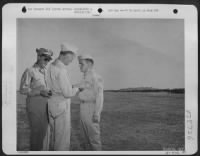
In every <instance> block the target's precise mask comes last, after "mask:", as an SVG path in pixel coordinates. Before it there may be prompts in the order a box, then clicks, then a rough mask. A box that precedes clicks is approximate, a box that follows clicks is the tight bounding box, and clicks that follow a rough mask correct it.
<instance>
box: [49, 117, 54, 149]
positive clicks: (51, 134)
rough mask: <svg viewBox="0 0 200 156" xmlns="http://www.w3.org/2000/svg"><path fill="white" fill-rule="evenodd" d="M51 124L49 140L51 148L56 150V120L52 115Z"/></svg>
mask: <svg viewBox="0 0 200 156" xmlns="http://www.w3.org/2000/svg"><path fill="white" fill-rule="evenodd" d="M49 125H50V140H49V150H50V151H54V144H55V121H54V119H53V117H52V116H51V115H49Z"/></svg>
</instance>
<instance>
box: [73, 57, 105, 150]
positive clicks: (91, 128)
mask: <svg viewBox="0 0 200 156" xmlns="http://www.w3.org/2000/svg"><path fill="white" fill-rule="evenodd" d="M78 58H79V65H80V70H81V72H83V74H84V77H83V80H82V82H81V83H80V84H77V85H75V86H76V87H79V88H82V89H83V91H81V92H79V95H78V96H79V98H80V100H81V105H80V116H81V126H82V130H83V132H84V136H85V141H86V142H85V143H86V144H89V146H90V149H91V150H95V151H100V150H101V138H100V125H99V124H100V116H101V111H102V108H103V80H102V78H101V77H100V76H99V75H98V74H97V73H96V72H95V71H94V69H93V66H94V59H93V58H92V57H91V56H89V55H84V56H79V57H78ZM86 144H85V145H86Z"/></svg>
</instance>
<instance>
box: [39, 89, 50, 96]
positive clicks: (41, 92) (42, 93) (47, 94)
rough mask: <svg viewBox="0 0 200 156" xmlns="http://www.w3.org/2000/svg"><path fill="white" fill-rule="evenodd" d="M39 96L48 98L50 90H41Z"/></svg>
mask: <svg viewBox="0 0 200 156" xmlns="http://www.w3.org/2000/svg"><path fill="white" fill-rule="evenodd" d="M40 95H41V96H43V97H50V96H51V95H52V94H51V91H50V90H41V91H40Z"/></svg>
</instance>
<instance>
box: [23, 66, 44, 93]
mask: <svg viewBox="0 0 200 156" xmlns="http://www.w3.org/2000/svg"><path fill="white" fill-rule="evenodd" d="M45 74H46V68H44V69H41V68H40V67H39V65H38V64H37V63H35V64H34V65H33V66H32V67H30V68H27V69H26V70H25V72H24V73H23V75H22V78H21V84H20V93H21V94H25V95H28V94H29V93H30V92H31V91H33V90H34V89H39V90H40V89H46V81H45Z"/></svg>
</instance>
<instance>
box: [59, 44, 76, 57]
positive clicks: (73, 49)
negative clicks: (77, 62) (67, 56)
mask: <svg viewBox="0 0 200 156" xmlns="http://www.w3.org/2000/svg"><path fill="white" fill-rule="evenodd" d="M68 51H70V52H72V53H74V54H75V55H77V51H78V48H77V47H76V46H75V45H73V44H70V43H67V42H64V43H61V52H68Z"/></svg>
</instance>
